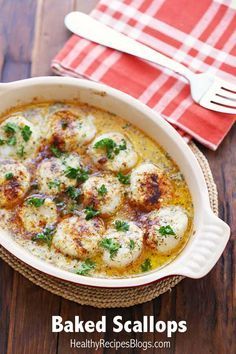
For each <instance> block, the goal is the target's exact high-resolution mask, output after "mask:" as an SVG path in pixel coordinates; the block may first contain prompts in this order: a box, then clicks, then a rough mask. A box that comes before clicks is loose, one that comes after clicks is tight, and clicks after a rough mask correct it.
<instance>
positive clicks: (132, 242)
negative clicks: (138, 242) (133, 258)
mask: <svg viewBox="0 0 236 354" xmlns="http://www.w3.org/2000/svg"><path fill="white" fill-rule="evenodd" d="M134 247H135V242H134V240H130V241H129V248H130V250H131V251H132V250H133V249H134Z"/></svg>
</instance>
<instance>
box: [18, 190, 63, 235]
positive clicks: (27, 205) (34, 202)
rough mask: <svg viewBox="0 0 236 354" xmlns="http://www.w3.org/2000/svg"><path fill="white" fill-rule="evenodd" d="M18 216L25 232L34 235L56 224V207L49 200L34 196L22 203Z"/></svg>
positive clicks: (37, 195)
mask: <svg viewBox="0 0 236 354" xmlns="http://www.w3.org/2000/svg"><path fill="white" fill-rule="evenodd" d="M18 215H19V217H20V219H21V222H22V226H23V228H24V230H25V232H27V233H33V234H35V233H38V232H42V231H43V230H44V229H45V228H46V227H49V226H52V225H54V224H55V223H56V222H57V207H56V204H55V203H54V202H53V200H52V199H51V198H49V197H45V196H43V195H40V194H34V195H30V196H29V197H28V198H27V199H26V200H25V201H24V203H23V205H22V206H21V207H20V210H19V212H18Z"/></svg>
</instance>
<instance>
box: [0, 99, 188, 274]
mask: <svg viewBox="0 0 236 354" xmlns="http://www.w3.org/2000/svg"><path fill="white" fill-rule="evenodd" d="M65 108H66V109H73V110H79V111H80V112H89V113H91V114H92V115H93V116H94V117H95V122H94V123H95V125H96V128H97V134H96V136H98V135H100V134H103V133H107V132H111V131H115V132H120V133H122V134H124V135H125V136H126V137H128V138H129V140H130V141H131V143H132V144H133V146H134V149H135V151H136V152H137V153H138V156H139V161H138V163H140V162H143V161H145V162H146V161H148V162H152V163H154V164H155V165H157V166H158V167H159V168H160V169H161V170H162V171H163V172H164V174H165V176H166V178H167V179H169V181H170V183H171V188H172V193H171V194H170V196H169V197H166V198H163V200H162V201H161V203H160V205H161V207H162V206H168V205H179V206H182V207H183V208H184V209H185V210H186V212H187V214H188V219H189V222H188V227H187V230H186V232H185V234H184V236H183V238H182V239H181V241H180V242H179V243H178V245H177V247H176V248H175V249H174V250H172V251H171V252H169V253H168V254H164V255H163V254H160V253H158V250H153V249H151V248H148V247H147V246H145V245H144V247H143V250H142V253H141V255H140V257H139V258H138V259H137V260H136V261H135V262H133V263H132V264H130V265H129V266H127V267H124V268H109V267H108V266H106V265H104V263H103V261H102V257H101V255H100V254H99V255H98V256H96V257H94V258H93V261H94V262H95V263H96V268H95V269H93V270H91V272H90V273H89V275H91V276H99V277H103V276H106V277H107V276H108V277H129V276H135V275H137V274H140V273H142V271H141V265H142V264H143V262H144V261H145V259H149V260H150V262H151V264H152V270H153V269H156V268H159V267H162V266H164V265H165V264H167V263H169V262H170V261H172V260H173V259H174V258H175V257H176V256H177V255H178V254H179V253H180V252H181V250H182V249H183V248H184V246H185V245H186V243H187V241H188V239H189V237H190V234H191V232H192V220H193V204H192V199H191V195H190V192H189V189H188V186H187V184H186V182H185V180H184V177H183V175H182V174H181V172H180V171H179V168H178V166H177V165H176V164H175V163H174V161H173V160H172V159H171V158H170V156H169V155H168V154H167V153H166V152H165V151H164V150H163V149H162V148H161V147H160V146H159V145H158V144H157V143H156V142H154V141H153V140H152V139H151V138H149V137H148V136H147V135H146V134H145V133H144V132H142V131H140V130H139V129H137V128H136V127H135V126H133V125H131V124H130V123H128V122H127V121H125V120H124V119H122V118H120V117H117V116H115V115H113V114H110V113H108V112H105V111H102V110H99V109H96V108H93V107H90V106H87V105H82V104H81V105H79V104H72V103H67V104H64V103H44V104H35V105H33V104H32V105H28V106H25V107H18V108H17V109H14V110H12V111H10V112H8V114H7V115H4V116H2V117H1V119H0V122H1V121H3V120H5V119H7V118H8V117H9V116H10V115H12V114H14V115H15V114H16V115H17V114H19V115H23V116H24V117H25V118H27V119H28V120H29V121H30V122H32V123H33V124H34V125H35V126H36V127H37V129H38V131H39V132H40V138H39V139H40V150H39V152H38V154H37V157H36V158H35V159H34V160H30V159H28V160H26V161H23V163H24V164H25V165H26V166H27V167H28V169H29V170H30V172H31V174H32V175H33V176H34V172H35V170H36V167H37V165H38V163H39V162H40V161H41V160H42V159H43V158H44V157H45V156H46V157H48V153H49V152H48V146H47V142H46V141H44V137H45V136H46V135H47V132H48V129H49V126H48V117H49V115H50V114H51V113H52V112H54V111H56V110H58V109H65ZM79 153H80V156H81V159H82V161H83V164H84V165H85V166H89V167H90V170H91V172H92V173H94V172H97V171H98V168H97V167H96V166H95V165H94V164H93V162H92V161H91V158H90V157H89V156H88V154H87V146H84V147H82V148H81V150H80V152H79ZM0 157H1V156H0ZM31 183H32V186H33V185H34V183H35V180H34V178H32V181H31ZM123 188H128V187H127V186H125V185H124V186H123ZM32 191H33V187H32V189H31V190H30V192H29V193H32ZM29 193H28V194H29ZM57 199H59V201H63V202H64V203H65V204H66V206H65V205H64V207H63V208H61V207H60V204H59V206H58V210H59V214H60V219H63V218H64V217H65V214H66V215H67V216H68V215H70V214H71V215H73V213H77V212H78V211H79V210H81V209H82V208H83V205H82V203H81V202H80V203H78V205H76V206H75V208H74V209H75V210H74V211H73V210H72V209H73V206H72V205H70V204H71V203H72V202H71V200H69V199H67V198H66V197H65V196H64V195H62V196H59V197H58V198H57ZM68 204H69V206H68ZM17 207H19V205H18V206H17ZM70 207H71V210H72V211H68V209H69V208H70ZM16 210H17V208H16ZM66 210H67V211H66ZM8 212H9V213H10V214H11V216H10V220H13V221H14V226H12V229H11V230H9V231H11V232H12V233H13V234H14V237H15V240H16V242H18V243H19V244H21V245H22V246H23V247H25V248H27V249H28V251H29V252H31V253H33V254H34V255H36V256H38V257H40V258H41V259H43V260H45V261H46V262H49V263H52V264H55V265H56V266H58V267H60V268H62V269H65V270H68V271H71V272H76V271H77V269H78V268H79V266H80V264H81V260H79V259H72V258H70V257H68V256H64V255H63V254H61V253H60V252H58V251H57V250H55V249H54V248H53V247H51V248H49V247H48V246H47V245H45V244H41V243H38V242H34V241H32V240H31V238H30V237H29V235H25V234H24V232H23V231H22V227H21V226H20V224H19V223H18V220H17V218H14V213H15V209H14V208H13V209H12V210H9V211H8ZM141 215H143V211H140V210H138V208H136V207H134V206H131V205H130V204H129V203H128V202H124V203H122V206H121V208H120V209H119V210H118V211H117V212H116V213H115V215H113V216H112V217H109V218H104V222H105V225H108V224H110V223H111V222H112V220H114V219H120V218H125V219H128V220H133V221H135V222H136V221H139V220H140V216H141ZM60 219H59V220H60ZM1 220H4V222H3V223H2V224H5V219H4V218H3V217H2V218H1V215H0V225H1ZM2 226H3V225H2Z"/></svg>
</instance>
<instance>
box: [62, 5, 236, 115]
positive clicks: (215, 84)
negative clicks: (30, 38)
mask: <svg viewBox="0 0 236 354" xmlns="http://www.w3.org/2000/svg"><path fill="white" fill-rule="evenodd" d="M65 25H66V27H67V28H68V29H69V30H70V31H71V32H73V33H75V34H77V35H79V36H81V37H83V38H86V39H88V40H90V41H93V42H96V43H98V44H101V45H104V46H106V47H110V48H113V49H116V50H119V51H121V52H124V53H128V54H131V55H134V56H136V57H139V58H141V59H144V60H148V61H150V62H152V63H155V64H158V65H161V66H163V67H166V68H168V69H170V70H172V71H174V72H175V73H178V74H180V75H182V76H184V77H185V78H186V79H187V80H188V82H189V84H190V88H191V95H192V98H193V100H194V101H195V102H197V103H198V104H200V105H201V106H203V107H205V108H207V109H211V110H213V111H217V112H223V113H230V114H236V84H232V83H229V82H227V81H225V80H222V79H220V78H218V77H215V76H212V75H210V74H208V73H202V74H195V73H194V72H193V71H191V70H190V69H188V68H187V67H186V66H184V65H183V64H180V63H178V62H176V61H175V60H173V59H170V58H169V57H167V56H165V55H163V54H161V53H158V52H157V51H155V50H153V49H152V48H150V47H147V46H145V45H144V44H141V43H139V42H137V41H135V40H134V39H132V38H129V37H127V36H126V35H124V34H122V33H120V32H117V31H115V30H113V29H112V28H110V27H108V26H106V25H104V24H102V23H101V22H99V21H97V20H95V19H93V18H92V17H90V16H88V15H86V14H84V13H82V12H78V11H74V12H71V13H69V14H68V15H66V17H65Z"/></svg>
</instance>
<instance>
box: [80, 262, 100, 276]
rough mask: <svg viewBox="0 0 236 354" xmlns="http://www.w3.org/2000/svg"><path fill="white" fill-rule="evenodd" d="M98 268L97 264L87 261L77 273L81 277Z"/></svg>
mask: <svg viewBox="0 0 236 354" xmlns="http://www.w3.org/2000/svg"><path fill="white" fill-rule="evenodd" d="M95 267H96V263H95V262H93V261H92V260H91V259H86V260H85V261H84V262H83V263H81V265H80V268H79V269H78V271H77V272H76V274H79V275H88V273H89V272H90V271H91V270H92V269H94V268H95Z"/></svg>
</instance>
